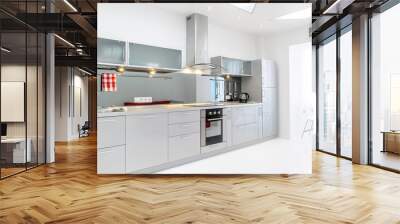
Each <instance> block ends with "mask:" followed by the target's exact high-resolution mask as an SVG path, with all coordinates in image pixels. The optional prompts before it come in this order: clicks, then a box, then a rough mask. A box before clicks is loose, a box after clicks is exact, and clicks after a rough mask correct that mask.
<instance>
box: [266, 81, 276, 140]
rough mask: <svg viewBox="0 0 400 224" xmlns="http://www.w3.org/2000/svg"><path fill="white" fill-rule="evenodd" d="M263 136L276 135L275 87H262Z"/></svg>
mask: <svg viewBox="0 0 400 224" xmlns="http://www.w3.org/2000/svg"><path fill="white" fill-rule="evenodd" d="M263 93H264V94H263V95H264V96H263V97H265V100H264V101H263V104H264V106H263V107H264V108H263V136H264V137H272V136H276V135H278V102H277V89H276V88H264V89H263Z"/></svg>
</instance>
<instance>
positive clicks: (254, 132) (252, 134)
mask: <svg viewBox="0 0 400 224" xmlns="http://www.w3.org/2000/svg"><path fill="white" fill-rule="evenodd" d="M256 139H258V123H251V124H242V125H237V126H234V127H233V132H232V141H233V145H238V144H241V143H245V142H250V141H253V140H256Z"/></svg>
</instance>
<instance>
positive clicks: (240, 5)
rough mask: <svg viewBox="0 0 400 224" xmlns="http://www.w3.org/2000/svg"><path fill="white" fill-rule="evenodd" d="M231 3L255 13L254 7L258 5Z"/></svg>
mask: <svg viewBox="0 0 400 224" xmlns="http://www.w3.org/2000/svg"><path fill="white" fill-rule="evenodd" d="M231 5H233V6H235V7H236V8H239V9H241V10H244V11H246V12H248V13H253V11H254V8H255V7H256V3H231Z"/></svg>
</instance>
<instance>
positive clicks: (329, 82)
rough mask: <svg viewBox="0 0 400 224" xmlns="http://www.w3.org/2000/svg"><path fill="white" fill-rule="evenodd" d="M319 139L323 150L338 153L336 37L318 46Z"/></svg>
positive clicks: (318, 141) (319, 145)
mask: <svg viewBox="0 0 400 224" xmlns="http://www.w3.org/2000/svg"><path fill="white" fill-rule="evenodd" d="M317 54H318V57H317V58H318V62H317V63H318V134H317V136H318V139H317V143H318V145H317V147H318V149H319V150H321V151H325V152H329V153H333V154H336V148H337V146H336V144H337V142H336V132H337V131H336V126H337V125H336V100H337V99H336V89H337V88H336V81H337V80H336V37H335V36H333V37H331V38H329V39H328V40H327V41H325V42H324V43H322V44H320V45H319V47H318V52H317Z"/></svg>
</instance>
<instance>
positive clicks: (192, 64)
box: [186, 13, 216, 74]
mask: <svg viewBox="0 0 400 224" xmlns="http://www.w3.org/2000/svg"><path fill="white" fill-rule="evenodd" d="M186 65H187V66H186V68H188V69H191V70H192V71H193V72H194V73H196V74H209V73H210V72H211V70H212V69H215V68H216V66H215V65H213V64H211V63H210V58H209V57H208V17H207V16H205V15H201V14H198V13H194V14H192V15H190V16H188V17H187V18H186Z"/></svg>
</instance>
